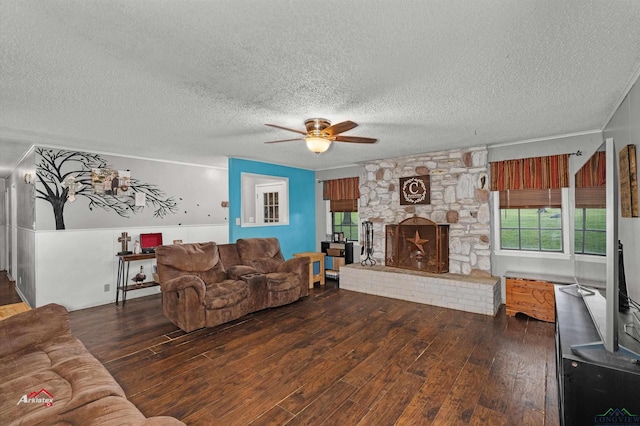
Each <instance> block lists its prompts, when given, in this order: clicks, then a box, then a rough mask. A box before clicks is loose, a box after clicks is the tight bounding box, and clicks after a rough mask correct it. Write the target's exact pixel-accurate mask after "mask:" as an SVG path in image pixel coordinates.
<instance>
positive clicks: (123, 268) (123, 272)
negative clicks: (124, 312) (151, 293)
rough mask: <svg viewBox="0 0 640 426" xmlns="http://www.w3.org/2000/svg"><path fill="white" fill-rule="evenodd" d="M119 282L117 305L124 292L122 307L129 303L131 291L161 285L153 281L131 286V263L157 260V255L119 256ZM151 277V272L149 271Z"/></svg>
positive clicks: (117, 286)
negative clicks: (128, 297) (128, 293)
mask: <svg viewBox="0 0 640 426" xmlns="http://www.w3.org/2000/svg"><path fill="white" fill-rule="evenodd" d="M116 256H118V281H117V283H116V305H117V304H118V298H119V296H120V292H122V307H124V304H125V303H127V292H128V291H131V290H139V289H142V288H149V287H153V286H157V285H160V284H159V283H157V282H155V281H153V280H151V281H146V282H143V283H141V284H138V285H135V284H129V265H130V264H131V262H135V261H138V260H149V259H155V258H156V254H155V253H141V254H118V255H116ZM148 274H149V275H152V274H151V271H148Z"/></svg>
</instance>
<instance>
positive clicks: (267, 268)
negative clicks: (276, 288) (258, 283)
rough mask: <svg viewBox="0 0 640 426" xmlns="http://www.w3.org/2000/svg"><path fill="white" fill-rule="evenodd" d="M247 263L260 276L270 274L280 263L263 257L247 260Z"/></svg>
mask: <svg viewBox="0 0 640 426" xmlns="http://www.w3.org/2000/svg"><path fill="white" fill-rule="evenodd" d="M248 263H249V264H250V265H251V266H252V267H254V268H255V269H256V271H258V272H260V273H261V274H268V273H270V272H275V271H276V270H277V269H278V266H280V264H281V263H282V261H281V260H278V259H274V258H270V257H265V258H263V259H254V260H249V261H248Z"/></svg>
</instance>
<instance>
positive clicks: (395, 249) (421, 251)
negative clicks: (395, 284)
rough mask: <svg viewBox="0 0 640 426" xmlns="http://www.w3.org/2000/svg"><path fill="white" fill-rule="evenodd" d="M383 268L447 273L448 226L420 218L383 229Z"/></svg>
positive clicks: (410, 219) (413, 218) (406, 220)
mask: <svg viewBox="0 0 640 426" xmlns="http://www.w3.org/2000/svg"><path fill="white" fill-rule="evenodd" d="M385 235H386V237H385V238H386V242H385V265H387V266H395V267H397V268H404V269H414V270H417V271H423V272H432V273H436V274H442V273H445V272H449V225H438V224H437V223H435V222H433V221H431V220H429V219H425V218H422V217H417V216H416V217H412V218H409V219H405V220H403V221H402V222H400V223H399V224H397V225H386V226H385Z"/></svg>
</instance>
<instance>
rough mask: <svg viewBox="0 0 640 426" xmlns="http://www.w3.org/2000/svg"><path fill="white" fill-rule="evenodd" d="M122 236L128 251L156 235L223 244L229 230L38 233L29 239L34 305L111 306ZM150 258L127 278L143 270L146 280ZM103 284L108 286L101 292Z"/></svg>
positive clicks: (190, 228) (137, 292)
mask: <svg viewBox="0 0 640 426" xmlns="http://www.w3.org/2000/svg"><path fill="white" fill-rule="evenodd" d="M122 232H128V233H129V235H130V236H131V240H132V241H131V243H130V245H129V250H132V249H133V242H134V241H135V240H136V239H138V238H139V235H140V233H149V232H162V237H163V243H164V244H172V242H173V240H182V242H183V243H193V242H206V241H215V242H217V243H219V244H225V243H228V242H229V226H228V225H227V224H220V225H199V226H196V225H194V226H172V227H166V228H165V227H153V228H128V229H91V230H66V231H38V232H36V235H35V283H36V301H35V302H36V303H35V304H36V306H42V305H46V304H48V303H58V304H60V305H63V306H65V307H66V308H67V309H69V310H77V309H83V308H88V307H91V306H97V305H104V304H107V303H114V302H115V300H116V279H117V272H118V271H117V269H118V258H117V257H116V253H117V252H119V251H120V249H121V246H120V243H119V242H118V237H119V236H120V234H121V233H122ZM154 263H155V260H149V261H141V262H134V263H132V264H131V276H133V275H135V271H136V270H137V269H139V268H140V265H143V266H144V270H145V272H146V273H147V276H149V277H150V276H151V273H152V271H153V264H154ZM105 284H108V285H109V286H110V290H109V291H106V292H105V291H104V288H105ZM159 292H160V288H159V287H152V288H147V289H142V290H135V291H132V292H129V293H127V299H132V298H136V297H141V296H147V295H149V294H154V293H159Z"/></svg>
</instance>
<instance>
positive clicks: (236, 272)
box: [227, 265, 258, 280]
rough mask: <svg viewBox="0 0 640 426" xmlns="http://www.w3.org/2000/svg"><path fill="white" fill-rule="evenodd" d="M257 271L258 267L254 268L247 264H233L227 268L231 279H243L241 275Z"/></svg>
mask: <svg viewBox="0 0 640 426" xmlns="http://www.w3.org/2000/svg"><path fill="white" fill-rule="evenodd" d="M257 273H258V271H256V268H254V267H253V266H246V265H233V266H231V267H230V268H228V269H227V277H228V278H229V279H230V280H239V279H242V278H241V277H242V276H243V275H249V274H257Z"/></svg>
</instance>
